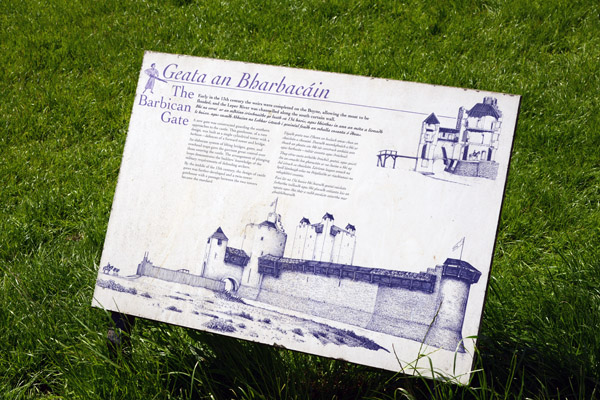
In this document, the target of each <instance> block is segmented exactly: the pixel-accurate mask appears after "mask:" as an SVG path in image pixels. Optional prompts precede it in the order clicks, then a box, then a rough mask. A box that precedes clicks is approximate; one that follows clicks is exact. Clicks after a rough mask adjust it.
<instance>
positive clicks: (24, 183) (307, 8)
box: [0, 0, 600, 399]
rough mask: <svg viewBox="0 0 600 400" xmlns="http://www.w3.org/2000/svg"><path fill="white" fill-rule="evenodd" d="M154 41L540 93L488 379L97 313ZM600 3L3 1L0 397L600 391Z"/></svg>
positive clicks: (517, 196)
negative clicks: (133, 114) (123, 163)
mask: <svg viewBox="0 0 600 400" xmlns="http://www.w3.org/2000/svg"><path fill="white" fill-rule="evenodd" d="M144 50H155V51H163V52H171V53H183V54H190V55H197V56H204V57H216V58H222V59H230V60H241V61H248V62H258V63H265V64H274V65H284V66H292V67H299V68H308V69H319V70H325V71H333V72H344V73H352V74H360V75H367V76H375V77H383V78H390V79H403V80H411V81H418V82H427V83H433V84H440V85H450V86H461V87H468V88H474V89H483V90H492V91H501V92H508V93H517V94H521V95H522V96H523V100H522V104H521V114H520V118H519V125H518V129H517V134H516V139H515V144H514V153H513V158H512V164H511V170H510V174H509V179H508V183H507V192H506V199H505V203H504V207H503V212H502V217H501V221H500V228H499V234H498V242H497V247H496V250H495V259H494V265H493V270H492V277H491V282H490V289H489V292H488V298H487V305H486V308H485V312H484V316H483V321H482V329H481V333H480V338H479V353H478V357H477V359H476V368H477V369H478V370H477V372H476V373H474V375H473V380H472V383H471V386H470V387H459V386H455V385H453V384H450V383H444V382H440V381H437V382H432V381H428V380H424V379H421V378H414V377H405V376H403V375H395V374H391V373H388V372H385V371H379V370H375V369H370V368H367V367H362V366H356V365H351V364H347V363H345V362H342V361H336V360H329V359H324V358H319V357H315V356H309V355H305V354H299V353H294V352H290V351H287V350H284V349H272V348H270V347H267V346H262V345H258V344H252V343H246V342H240V341H237V340H234V339H229V338H225V337H220V336H215V335H211V334H207V333H202V332H195V331H191V330H186V329H183V328H178V327H173V326H168V325H166V324H161V323H156V322H152V321H141V320H140V321H138V322H137V324H136V326H135V328H134V330H133V335H132V338H131V339H132V345H131V347H130V348H128V349H123V352H122V353H119V354H118V355H117V356H115V357H111V356H110V355H109V352H108V349H107V346H106V329H107V327H108V326H109V325H110V323H111V322H110V321H111V320H110V315H107V314H106V313H104V312H102V311H100V310H97V309H91V307H90V306H89V304H90V300H91V296H92V291H93V285H94V282H95V278H96V271H97V268H98V263H99V257H100V253H101V250H102V244H103V240H104V234H105V231H106V225H107V222H108V215H109V212H110V207H111V202H112V196H113V193H114V188H115V185H116V179H117V174H118V169H119V164H120V158H121V154H122V150H123V145H124V141H125V135H126V130H127V125H128V119H129V113H130V111H131V106H132V103H133V98H134V91H135V84H136V81H137V74H138V71H139V67H140V63H141V60H142V54H143V51H144ZM598 65H600V5H598V3H597V2H595V1H568V2H567V1H562V0H556V1H542V0H537V1H535V0H534V1H527V2H526V1H523V0H506V1H501V0H495V1H494V0H487V1H469V0H464V1H455V2H452V3H449V2H437V3H435V4H429V2H417V1H409V2H405V3H399V2H394V1H386V2H376V1H366V0H365V1H359V0H355V1H350V2H342V1H322V0H307V1H305V2H299V1H276V0H267V1H264V2H248V3H247V2H242V1H239V0H231V1H220V2H217V1H199V0H171V1H154V0H148V1H141V0H139V1H115V0H107V1H102V2H87V1H82V0H73V1H68V2H67V1H65V0H53V1H50V2H40V1H35V0H25V1H16V0H8V1H3V2H0V94H1V97H0V151H1V154H2V155H1V156H0V179H1V181H0V183H1V184H2V191H1V194H0V196H1V197H0V199H1V201H0V326H2V327H3V329H2V330H1V331H0V394H1V396H0V397H2V398H7V399H21V398H102V399H104V398H157V399H161V398H211V397H214V398H323V399H326V398H340V399H341V398H344V399H345V398H362V397H365V398H378V399H379V398H383V399H412V398H431V397H434V398H477V399H498V398H514V397H532V398H582V399H583V398H592V397H600V396H598V392H599V390H600V384H599V379H600V360H599V357H598V355H599V354H600V335H598V333H597V330H598V326H600V290H599V289H598V288H599V287H600V261H599V260H600V256H599V250H598V249H600V209H599V208H600V185H599V181H600V157H599V155H598V154H599V152H598V149H600V134H598V126H600V117H599V110H600V104H599V98H600V96H598V87H600V76H599V75H600V69H599V68H598Z"/></svg>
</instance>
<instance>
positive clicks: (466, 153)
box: [377, 97, 502, 180]
mask: <svg viewBox="0 0 600 400" xmlns="http://www.w3.org/2000/svg"><path fill="white" fill-rule="evenodd" d="M501 126H502V111H500V109H499V108H498V100H497V99H496V98H495V97H484V98H483V102H481V103H477V104H475V105H474V106H473V107H471V109H469V110H467V109H465V107H460V108H459V109H458V115H457V117H456V124H455V126H453V127H442V126H441V124H440V121H439V119H438V117H437V116H436V115H435V113H431V114H430V115H429V116H428V117H427V118H425V120H424V121H423V123H422V124H421V132H420V136H419V145H418V148H417V153H416V156H415V157H411V156H405V155H399V154H398V153H397V151H395V150H381V151H380V152H379V153H378V154H377V166H378V167H383V168H385V167H386V163H387V162H388V160H389V159H392V160H393V165H392V168H395V167H396V160H397V158H399V157H401V158H411V159H415V168H414V170H415V171H417V172H420V173H422V174H424V175H433V174H434V163H435V162H436V161H437V160H442V161H443V163H444V166H445V167H444V171H445V172H449V173H451V174H454V175H460V176H470V177H479V178H487V179H492V180H495V179H496V177H497V175H498V163H497V162H496V152H497V150H498V143H499V140H500V128H501Z"/></svg>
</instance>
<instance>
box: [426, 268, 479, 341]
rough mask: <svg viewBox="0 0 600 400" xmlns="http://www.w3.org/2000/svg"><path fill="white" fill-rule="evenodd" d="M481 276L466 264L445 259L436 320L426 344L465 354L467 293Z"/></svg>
mask: <svg viewBox="0 0 600 400" xmlns="http://www.w3.org/2000/svg"><path fill="white" fill-rule="evenodd" d="M480 276H481V272H479V271H478V270H477V269H475V268H474V267H473V266H472V265H471V264H469V263H468V262H466V261H462V260H457V259H454V258H448V259H446V261H445V262H444V264H443V265H442V276H441V280H440V289H439V303H438V310H437V316H436V318H435V322H434V323H433V325H432V326H431V329H430V331H429V334H428V335H427V339H426V343H430V344H433V345H436V346H438V347H441V348H445V349H448V350H451V351H454V350H455V349H458V350H459V351H461V352H464V348H463V346H462V343H461V340H462V328H463V322H464V320H465V311H466V308H467V301H468V300H469V291H470V289H471V285H472V284H474V283H477V282H478V281H479V277H480Z"/></svg>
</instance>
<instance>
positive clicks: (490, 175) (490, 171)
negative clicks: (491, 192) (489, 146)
mask: <svg viewBox="0 0 600 400" xmlns="http://www.w3.org/2000/svg"><path fill="white" fill-rule="evenodd" d="M454 174H456V175H462V176H474V177H480V178H487V179H496V176H497V175H498V163H497V162H495V161H463V160H459V161H457V164H456V169H455V170H454Z"/></svg>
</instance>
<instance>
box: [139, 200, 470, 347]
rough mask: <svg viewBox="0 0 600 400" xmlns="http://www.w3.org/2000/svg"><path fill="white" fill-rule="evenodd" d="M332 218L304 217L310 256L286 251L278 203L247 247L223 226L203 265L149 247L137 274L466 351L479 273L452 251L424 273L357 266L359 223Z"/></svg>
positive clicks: (248, 236) (249, 234)
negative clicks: (157, 255)
mask: <svg viewBox="0 0 600 400" xmlns="http://www.w3.org/2000/svg"><path fill="white" fill-rule="evenodd" d="M333 221H334V218H333V215H332V214H329V213H325V215H324V216H323V219H322V221H321V222H320V223H317V224H310V222H309V220H308V219H307V218H302V220H301V221H300V222H299V224H298V226H297V228H296V234H295V236H294V238H293V242H294V243H293V245H292V250H291V254H292V255H293V256H299V255H300V256H302V255H303V256H304V258H301V257H298V258H296V257H284V252H285V248H286V241H287V234H286V232H285V231H284V229H283V225H282V223H281V215H280V214H278V213H277V212H276V202H275V207H274V208H273V210H272V211H270V212H269V213H268V216H267V218H266V219H265V220H264V221H263V222H261V223H249V224H247V225H246V228H245V230H244V236H243V238H242V246H241V248H239V249H238V248H234V247H231V246H230V245H229V238H228V237H227V236H226V235H225V233H224V232H223V230H222V229H221V228H220V227H218V228H217V229H216V231H215V232H214V233H213V234H212V235H211V236H210V237H209V238H208V240H207V243H206V248H205V252H204V257H203V258H202V259H201V261H200V262H199V263H198V264H197V265H195V266H190V268H189V269H179V270H171V269H167V268H162V267H159V266H155V265H154V264H153V263H152V262H151V261H150V259H149V258H148V253H145V254H144V258H143V259H142V261H141V262H140V263H139V265H138V267H137V275H139V276H148V277H153V278H157V279H162V280H165V281H170V282H176V283H182V284H186V285H191V286H196V287H203V288H208V289H211V290H214V291H227V292H229V293H231V294H233V295H235V296H237V297H239V298H242V299H248V300H253V301H257V302H260V303H264V304H270V305H274V306H277V307H280V308H283V309H287V310H291V311H297V312H301V313H304V314H308V315H313V316H315V317H321V318H326V319H328V320H332V321H338V322H342V323H347V324H349V325H353V326H358V327H361V328H365V329H367V330H371V331H376V332H381V333H386V334H389V335H393V336H396V337H402V338H405V339H410V340H414V341H417V342H420V343H425V344H427V345H431V346H434V347H437V348H442V349H445V350H449V351H459V352H465V350H464V347H463V345H462V341H463V335H462V328H463V322H464V318H465V310H466V306H467V301H468V297H469V291H470V287H471V285H472V284H475V283H477V282H478V281H479V278H480V276H481V272H479V271H478V270H477V269H475V268H474V267H473V266H472V265H471V264H469V263H468V262H466V261H463V260H460V259H454V258H447V259H446V260H445V261H444V263H443V264H442V265H437V266H435V267H434V268H428V269H427V271H426V272H418V273H416V272H406V271H396V270H388V269H381V268H369V267H361V266H355V265H352V261H353V257H354V252H355V244H356V236H355V234H356V229H355V227H354V226H353V225H351V224H348V225H347V227H346V229H343V230H342V229H341V228H339V227H337V226H336V225H334V224H333ZM307 235H308V236H307ZM311 235H312V236H314V237H311ZM338 243H339V244H338ZM317 256H318V257H319V258H321V259H318V260H317ZM338 261H345V262H338Z"/></svg>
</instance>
